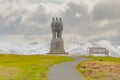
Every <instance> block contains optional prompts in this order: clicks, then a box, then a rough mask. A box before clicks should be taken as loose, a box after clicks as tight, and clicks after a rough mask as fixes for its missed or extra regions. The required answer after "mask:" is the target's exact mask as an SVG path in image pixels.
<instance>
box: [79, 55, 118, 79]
mask: <svg viewBox="0 0 120 80" xmlns="http://www.w3.org/2000/svg"><path fill="white" fill-rule="evenodd" d="M84 58H90V60H87V61H83V62H81V63H80V64H79V65H77V70H78V71H79V72H80V74H81V75H82V76H83V78H84V79H85V80H113V79H114V78H113V79H107V78H106V76H108V73H107V72H106V70H107V69H108V68H109V66H108V68H107V69H106V70H104V69H103V70H102V72H101V71H99V67H100V66H101V65H104V66H105V65H109V64H120V58H115V57H99V56H98V57H94V56H86V57H84ZM90 63H92V64H93V65H91V66H95V67H96V66H98V69H94V68H91V67H89V66H90ZM86 64H87V67H85V68H82V67H83V66H86ZM99 64H101V65H99ZM103 68H104V67H103ZM119 69H120V68H119ZM97 70H98V72H96V73H94V72H95V71H97ZM115 80H119V79H115Z"/></svg>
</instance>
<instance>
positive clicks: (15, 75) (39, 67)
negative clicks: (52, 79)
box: [0, 54, 73, 80]
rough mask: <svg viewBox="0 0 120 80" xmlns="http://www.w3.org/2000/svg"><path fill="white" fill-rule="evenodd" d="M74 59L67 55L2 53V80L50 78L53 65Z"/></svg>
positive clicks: (45, 79)
mask: <svg viewBox="0 0 120 80" xmlns="http://www.w3.org/2000/svg"><path fill="white" fill-rule="evenodd" d="M72 60H73V59H72V58H69V57H65V56H45V55H8V54H6V55H5V54H0V80H48V72H49V68H50V67H51V66H53V65H54V64H58V63H62V62H67V61H72Z"/></svg>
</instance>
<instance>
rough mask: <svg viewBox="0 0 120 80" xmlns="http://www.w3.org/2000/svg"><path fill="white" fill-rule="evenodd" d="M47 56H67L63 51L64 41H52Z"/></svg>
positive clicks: (60, 39) (61, 39) (59, 39)
mask: <svg viewBox="0 0 120 80" xmlns="http://www.w3.org/2000/svg"><path fill="white" fill-rule="evenodd" d="M48 54H68V53H67V52H65V50H64V41H63V38H58V39H54V38H53V39H52V40H51V47H50V52H49V53H48Z"/></svg>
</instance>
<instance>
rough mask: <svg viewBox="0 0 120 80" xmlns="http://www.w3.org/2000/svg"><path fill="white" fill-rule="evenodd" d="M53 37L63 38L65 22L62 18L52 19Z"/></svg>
mask: <svg viewBox="0 0 120 80" xmlns="http://www.w3.org/2000/svg"><path fill="white" fill-rule="evenodd" d="M51 29H52V36H53V38H56V39H57V38H62V31H63V22H62V19H61V18H59V19H58V18H56V19H55V18H54V17H53V18H52V22H51Z"/></svg>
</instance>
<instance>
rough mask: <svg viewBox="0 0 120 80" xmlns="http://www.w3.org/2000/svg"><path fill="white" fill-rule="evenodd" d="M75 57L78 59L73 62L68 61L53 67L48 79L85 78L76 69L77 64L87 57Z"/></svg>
mask: <svg viewBox="0 0 120 80" xmlns="http://www.w3.org/2000/svg"><path fill="white" fill-rule="evenodd" d="M74 58H75V59H76V60H75V61H73V62H66V63H62V64H58V65H55V66H53V67H51V69H50V72H49V75H48V80H83V78H82V77H81V76H80V74H79V72H78V71H77V70H76V65H77V64H79V63H80V62H81V61H83V60H86V59H83V58H76V57H74Z"/></svg>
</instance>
